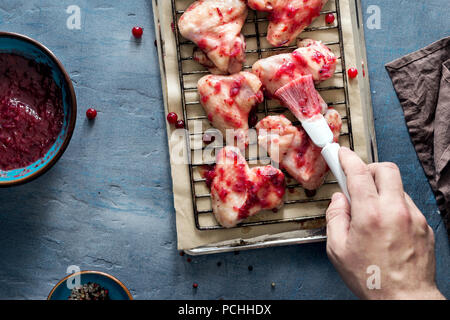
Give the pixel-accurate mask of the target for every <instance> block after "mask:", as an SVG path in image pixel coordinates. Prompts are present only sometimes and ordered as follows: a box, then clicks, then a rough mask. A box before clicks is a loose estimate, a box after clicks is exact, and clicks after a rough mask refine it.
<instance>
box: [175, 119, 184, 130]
mask: <svg viewBox="0 0 450 320" xmlns="http://www.w3.org/2000/svg"><path fill="white" fill-rule="evenodd" d="M175 128H177V129H184V121H183V120H178V121H177V123H175Z"/></svg>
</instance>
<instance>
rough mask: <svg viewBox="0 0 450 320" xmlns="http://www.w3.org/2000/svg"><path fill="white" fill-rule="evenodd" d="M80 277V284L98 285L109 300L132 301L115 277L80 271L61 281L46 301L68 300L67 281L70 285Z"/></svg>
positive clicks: (101, 273)
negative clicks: (75, 278) (105, 290)
mask: <svg viewBox="0 0 450 320" xmlns="http://www.w3.org/2000/svg"><path fill="white" fill-rule="evenodd" d="M76 276H80V284H81V285H83V284H87V283H88V282H92V283H98V284H99V285H100V286H101V287H103V288H105V289H107V290H108V291H109V292H108V295H109V298H110V299H111V300H133V296H132V295H131V293H130V291H129V290H128V289H127V288H126V287H125V285H124V284H123V283H122V282H120V281H119V280H118V279H116V278H115V277H113V276H111V275H109V274H107V273H104V272H100V271H80V272H77V273H73V274H70V275H68V276H67V277H65V278H64V279H62V280H61V281H60V282H58V284H57V285H56V286H55V287H54V288H53V289H52V291H51V292H50V294H49V295H48V298H47V300H68V298H69V297H70V293H71V290H70V289H69V288H68V286H67V281H69V283H72V282H73V281H74V279H73V278H74V277H76Z"/></svg>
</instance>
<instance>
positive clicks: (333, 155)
mask: <svg viewBox="0 0 450 320" xmlns="http://www.w3.org/2000/svg"><path fill="white" fill-rule="evenodd" d="M340 148H341V147H340V146H339V144H337V143H330V144H327V145H326V146H325V147H324V148H323V149H322V156H323V158H324V159H325V161H326V162H327V164H328V166H329V167H330V169H331V172H333V174H334V176H335V177H336V180H337V181H338V183H339V186H340V187H341V190H342V192H343V193H344V194H345V196H346V197H347V199H348V201H349V202H350V201H351V199H350V195H349V193H348V188H347V177H346V176H345V173H344V170H342V166H341V162H340V161H339V149H340Z"/></svg>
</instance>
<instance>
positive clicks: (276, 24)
mask: <svg viewBox="0 0 450 320" xmlns="http://www.w3.org/2000/svg"><path fill="white" fill-rule="evenodd" d="M327 2H328V0H248V5H249V7H250V8H252V9H254V10H257V11H266V12H270V14H269V21H270V23H269V30H268V31H267V40H268V41H269V43H270V44H272V45H273V46H275V47H281V46H285V45H289V44H290V43H292V42H293V41H294V40H295V38H297V36H298V35H299V34H300V33H301V32H302V31H303V30H304V29H305V28H306V27H307V26H309V25H310V24H311V23H312V21H313V20H314V19H316V18H317V17H318V16H320V11H321V10H322V8H323V6H324V5H325V4H326V3H327Z"/></svg>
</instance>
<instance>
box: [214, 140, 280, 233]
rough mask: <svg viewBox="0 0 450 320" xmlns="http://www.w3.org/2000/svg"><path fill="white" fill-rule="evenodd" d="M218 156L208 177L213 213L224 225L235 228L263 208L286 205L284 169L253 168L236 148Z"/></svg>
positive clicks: (224, 151) (219, 153)
mask: <svg viewBox="0 0 450 320" xmlns="http://www.w3.org/2000/svg"><path fill="white" fill-rule="evenodd" d="M216 158H217V159H216V166H215V168H214V169H213V170H212V171H210V172H208V177H209V179H210V181H211V198H212V208H213V212H214V215H215V217H216V219H217V221H218V222H219V223H220V224H221V225H222V226H224V227H226V228H231V227H234V226H236V225H237V224H239V223H240V222H242V221H243V220H245V219H247V218H248V217H251V216H254V215H255V214H257V213H258V212H260V211H262V210H271V209H275V208H278V207H280V206H281V205H282V204H283V198H284V194H285V187H286V183H285V178H284V174H283V173H282V172H281V171H280V170H278V169H276V168H274V167H272V166H265V167H255V168H252V169H250V168H249V166H248V164H247V162H246V161H245V158H244V157H243V156H242V155H241V153H240V151H239V149H237V148H235V147H225V148H223V149H221V150H220V151H219V152H218V154H217V157H216Z"/></svg>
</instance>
